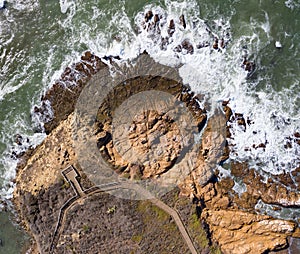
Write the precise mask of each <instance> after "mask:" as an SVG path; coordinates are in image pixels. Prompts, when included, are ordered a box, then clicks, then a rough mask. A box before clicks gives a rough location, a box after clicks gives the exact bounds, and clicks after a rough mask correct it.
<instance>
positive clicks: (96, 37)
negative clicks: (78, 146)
mask: <svg viewBox="0 0 300 254" xmlns="http://www.w3.org/2000/svg"><path fill="white" fill-rule="evenodd" d="M54 2H55V3H54ZM236 2H239V1H236ZM135 4H136V6H135V7H134V8H130V7H128V3H126V1H121V2H113V3H112V4H111V5H108V4H107V3H102V6H100V5H99V4H96V2H93V1H76V2H75V1H67V0H65V1H64V0H60V1H53V3H52V6H50V4H49V3H48V4H47V3H42V2H38V1H29V0H24V1H16V0H15V1H9V4H8V5H7V8H5V9H3V10H1V13H0V19H1V30H0V35H1V38H0V63H1V72H0V81H1V85H0V102H1V109H2V113H1V126H0V127H1V139H0V140H1V146H0V148H1V153H2V155H1V168H0V171H1V177H0V184H1V185H0V196H1V200H6V199H9V198H11V197H12V192H13V188H14V184H13V181H12V180H13V178H14V177H15V173H16V172H15V169H16V165H17V158H16V156H13V154H19V153H22V152H24V151H26V149H28V147H35V146H36V145H38V144H39V143H41V142H42V140H43V139H44V138H45V134H44V133H43V132H42V123H41V122H40V119H39V118H38V117H35V116H34V112H33V107H34V105H38V104H39V101H40V97H41V95H42V94H43V93H44V92H45V91H46V90H47V89H49V88H50V87H51V85H52V84H54V82H55V80H57V79H59V77H60V75H61V73H62V72H63V70H64V69H65V68H66V67H67V66H71V65H72V63H76V62H77V61H79V59H80V56H81V55H82V54H83V52H84V51H86V50H90V51H91V52H92V53H94V54H96V55H98V56H100V57H103V56H120V57H121V62H123V61H126V60H129V61H130V60H132V59H134V58H135V57H137V56H138V55H139V54H141V53H142V52H144V51H147V52H148V53H149V54H150V56H151V57H153V58H154V59H155V60H156V61H158V62H160V63H162V64H166V65H170V66H174V67H178V68H179V73H180V75H181V77H182V79H183V82H184V84H186V85H188V86H190V87H191V89H192V90H193V91H194V92H195V93H198V94H205V95H206V98H207V99H208V100H209V101H210V102H211V103H213V104H214V105H215V106H218V105H220V103H221V102H222V101H224V100H226V101H229V104H228V105H229V106H230V107H231V108H232V110H233V112H234V113H241V114H243V116H244V118H245V119H248V120H249V121H250V122H251V124H249V125H247V127H246V129H243V128H241V127H240V126H238V125H235V124H232V126H231V132H232V137H233V138H231V139H229V140H228V142H229V145H230V147H231V151H232V152H231V154H230V159H233V160H238V161H248V162H249V164H250V165H251V167H253V168H255V169H256V170H258V171H260V172H265V173H270V174H279V173H283V172H292V171H293V170H295V169H296V168H297V167H299V163H300V156H299V154H300V150H299V149H300V148H299V145H298V144H297V142H296V141H297V139H296V138H293V135H294V134H295V133H297V132H298V133H299V132H300V130H299V126H300V116H299V110H298V108H299V94H300V93H299V90H300V89H299V61H298V63H297V60H299V47H298V46H299V44H298V45H297V44H295V43H297V39H298V38H299V34H298V35H297V34H293V32H295V31H294V30H292V31H285V32H283V31H280V33H277V34H276V32H274V29H275V28H274V24H272V22H275V21H272V18H273V16H272V14H271V13H268V11H267V9H266V8H264V7H263V6H262V7H261V9H262V10H261V13H260V15H259V17H250V18H249V20H248V21H249V22H248V23H247V22H246V21H245V20H242V21H241V22H239V24H238V25H237V24H236V22H237V21H236V20H235V19H236V9H234V8H228V9H227V10H226V11H224V13H225V14H224V15H218V14H217V11H220V10H218V9H217V10H214V11H215V13H213V11H212V10H210V11H212V13H211V14H208V12H207V13H206V11H207V10H205V8H206V7H207V6H208V4H207V5H206V6H205V5H202V4H201V3H200V1H195V0H188V1H178V2H177V1H169V0H166V1H164V2H163V3H160V2H159V1H158V2H156V3H151V4H149V3H148V4H142V3H138V2H137V3H135ZM280 8H285V9H284V10H285V12H287V13H292V14H294V13H295V12H298V13H299V5H298V4H297V1H286V2H285V3H283V4H282V5H281V6H280ZM149 10H151V11H152V12H153V14H157V15H158V16H159V19H160V21H159V24H158V26H156V27H153V26H152V27H151V26H149V27H148V28H146V29H145V25H146V27H147V26H148V25H149V24H150V23H151V22H153V19H152V20H150V22H148V23H149V24H145V13H147V11H149ZM21 13H24V15H25V16H26V17H27V16H28V17H29V16H30V15H33V14H39V15H40V16H37V17H36V19H37V20H35V21H33V23H32V25H33V29H32V30H25V31H27V32H28V33H29V34H27V35H24V34H23V35H22V34H21V33H22V32H21V31H20V28H22V26H21V24H20V26H21V27H17V25H16V24H14V23H13V22H14V21H15V20H16V19H17V18H18V15H21ZM181 15H184V17H185V20H186V27H185V28H184V27H183V25H182V24H181V23H180V19H179V17H180V16H181ZM294 15H296V14H294ZM83 17H84V19H83ZM49 18H51V20H52V22H49V21H46V20H47V19H49ZM20 19H21V18H20ZM171 20H174V22H175V32H174V34H173V36H172V37H171V38H170V39H169V41H168V43H164V38H165V37H167V35H168V27H169V24H170V21H171ZM38 22H41V23H43V22H48V23H49V25H48V27H47V28H45V30H44V28H42V27H40V26H38ZM276 22H277V21H276ZM281 30H282V29H281ZM30 36H32V37H33V39H32V40H31V39H29V38H28V37H30ZM20 38H21V39H20ZM49 38H50V39H51V43H46V42H45V43H41V44H39V45H36V44H35V43H34V39H35V40H38V39H39V40H41V41H44V40H47V39H49ZM215 38H218V39H219V40H221V39H222V38H223V39H224V41H225V45H226V46H225V48H221V47H220V49H219V50H215V49H213V48H212V45H213V42H214V40H215ZM16 40H19V41H18V42H16ZM62 41H63V42H62ZM184 41H185V42H188V43H190V44H191V45H193V53H192V54H190V53H189V52H188V51H187V50H186V49H184V48H183V49H181V50H178V45H180V44H182V42H184ZM276 41H277V42H280V43H281V44H282V48H276ZM298 43H299V42H298ZM203 45H207V46H203ZM287 50H288V51H289V52H292V55H293V58H294V62H292V63H291V62H289V63H287V64H285V63H284V62H283V58H284V56H283V55H284V54H285V53H286V51H287ZM245 57H247V58H248V59H250V60H251V61H253V62H255V64H256V69H255V71H254V72H253V73H252V75H250V76H249V73H248V72H247V71H245V70H244V69H243V68H242V63H243V59H244V58H245ZM289 61H290V59H289ZM272 64H273V65H284V66H285V67H284V68H286V70H284V73H285V75H286V77H280V80H278V79H277V78H278V77H277V76H276V75H277V74H276V73H274V74H273V73H272V66H271V65H272ZM297 70H298V72H297ZM283 81H284V82H285V83H284V84H281V83H280V82H283ZM16 134H20V135H22V137H23V140H24V142H22V145H17V144H16V142H15V138H14V137H15V135H16ZM289 140H292V142H291V145H290V146H289V147H288V148H286V147H285V144H286V143H287V141H289ZM259 144H264V147H259V148H254V147H256V146H258V145H259Z"/></svg>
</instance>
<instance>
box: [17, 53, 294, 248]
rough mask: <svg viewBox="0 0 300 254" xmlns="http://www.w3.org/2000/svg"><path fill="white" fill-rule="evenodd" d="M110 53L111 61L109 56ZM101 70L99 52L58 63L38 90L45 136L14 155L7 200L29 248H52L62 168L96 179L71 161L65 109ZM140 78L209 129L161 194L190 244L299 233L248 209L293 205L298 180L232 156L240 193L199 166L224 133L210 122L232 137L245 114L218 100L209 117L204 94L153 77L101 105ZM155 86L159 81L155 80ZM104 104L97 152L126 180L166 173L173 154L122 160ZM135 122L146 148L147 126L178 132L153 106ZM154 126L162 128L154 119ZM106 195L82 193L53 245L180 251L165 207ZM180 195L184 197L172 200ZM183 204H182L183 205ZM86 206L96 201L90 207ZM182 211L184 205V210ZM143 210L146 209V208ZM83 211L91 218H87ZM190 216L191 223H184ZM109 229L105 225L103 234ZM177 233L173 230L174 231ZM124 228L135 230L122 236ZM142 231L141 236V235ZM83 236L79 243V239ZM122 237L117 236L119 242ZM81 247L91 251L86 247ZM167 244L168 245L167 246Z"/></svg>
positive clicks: (63, 196)
mask: <svg viewBox="0 0 300 254" xmlns="http://www.w3.org/2000/svg"><path fill="white" fill-rule="evenodd" d="M111 61H113V60H112V59H111ZM104 68H107V70H108V66H107V64H105V63H104V62H103V61H102V60H101V59H100V58H98V57H97V56H94V55H93V54H91V53H90V52H86V53H85V55H84V56H83V57H82V59H81V61H80V63H78V64H76V65H75V66H73V67H72V68H67V69H66V70H65V72H64V73H63V74H62V77H61V79H60V80H59V81H58V82H57V83H56V84H54V86H53V87H52V88H51V89H50V90H49V91H47V92H46V94H45V95H44V96H43V97H42V103H41V106H40V107H36V108H35V110H34V111H35V113H36V114H39V115H40V118H41V119H43V118H44V119H47V121H46V122H45V125H44V127H45V131H46V133H47V134H48V136H47V138H46V139H45V141H44V142H43V143H42V144H41V145H40V146H38V147H37V148H36V149H35V150H33V151H30V152H28V153H26V154H25V155H24V156H23V157H22V158H21V160H20V163H19V166H18V174H17V178H16V189H15V192H14V199H13V202H14V204H15V207H16V209H17V211H18V214H19V216H20V223H21V224H22V226H24V228H25V229H26V230H27V231H28V232H29V233H30V234H31V235H32V236H33V239H34V242H35V244H36V245H35V247H34V246H33V247H32V249H31V253H49V248H50V242H51V239H52V237H53V232H54V227H55V223H56V220H57V218H58V212H59V209H60V208H61V207H62V205H63V204H64V203H65V202H66V201H67V200H68V199H70V198H71V197H72V196H73V195H74V193H73V192H72V188H70V186H69V184H68V183H67V182H65V180H64V179H63V178H62V176H61V170H63V169H64V168H65V167H67V166H68V165H74V166H75V167H76V168H77V169H78V171H79V173H80V175H81V178H80V180H79V181H80V183H81V185H82V186H83V187H84V188H89V187H91V186H93V183H92V182H90V180H89V179H87V178H86V176H85V174H84V171H82V169H81V167H80V164H78V161H77V159H78V155H77V154H76V151H75V149H74V143H73V138H72V124H73V121H74V119H73V113H72V112H73V111H74V108H75V104H76V100H77V98H78V97H79V95H80V92H81V91H82V89H83V88H84V86H85V84H86V83H87V82H88V80H90V78H91V77H92V75H96V73H97V72H98V71H99V70H101V69H104ZM140 82H142V84H143V86H141V87H143V89H144V90H147V89H150V88H158V89H159V90H163V89H166V91H168V92H170V93H172V94H173V95H175V96H176V97H177V98H178V99H179V100H181V101H182V102H183V103H185V105H186V106H187V108H188V109H189V110H190V111H191V112H192V114H193V116H194V117H195V118H196V119H197V124H198V127H199V131H203V134H202V135H203V136H204V137H207V139H204V140H210V141H209V142H208V143H207V142H204V141H203V142H202V144H201V146H200V153H199V154H198V157H197V167H196V168H195V169H194V170H191V173H190V174H189V175H188V176H187V177H186V178H185V180H184V181H183V182H182V183H181V184H180V185H179V189H177V192H175V193H173V194H169V195H171V196H169V197H168V198H167V202H170V201H171V200H173V201H172V202H174V200H175V203H172V202H171V203H172V204H171V205H172V206H173V207H176V209H178V211H179V213H180V214H182V216H183V220H184V221H186V225H187V227H188V229H189V230H190V232H194V233H193V234H195V235H197V234H198V236H195V238H194V242H195V243H196V245H198V246H199V253H219V252H218V251H220V250H221V251H222V252H223V253H266V252H268V251H275V250H280V249H286V248H288V247H289V242H288V238H289V237H300V230H299V228H298V224H297V223H296V222H293V221H287V220H280V219H275V218H272V217H271V216H267V215H260V214H258V213H257V211H256V210H255V204H256V203H257V201H258V200H263V201H264V202H266V203H268V204H277V205H279V206H282V207H299V205H300V204H299V187H298V185H296V184H295V183H294V182H293V180H292V179H291V178H290V176H289V175H288V174H285V175H278V176H276V177H274V178H273V180H271V178H269V180H268V181H267V182H265V181H264V180H265V179H264V177H263V176H261V175H259V174H258V173H257V172H256V171H255V170H254V169H251V168H250V167H249V166H248V165H247V164H246V163H238V162H231V164H230V173H231V175H232V176H233V177H235V180H236V179H240V180H241V181H242V182H243V184H245V186H246V187H247V188H246V191H245V192H243V193H242V194H241V195H239V194H238V193H236V192H235V191H234V190H233V186H234V184H235V182H234V179H233V177H220V175H219V174H220V172H218V171H217V170H216V171H215V172H210V171H207V170H205V167H206V165H208V164H209V162H210V160H209V158H210V156H211V157H214V156H213V155H212V154H211V153H209V151H210V150H213V149H212V148H213V146H220V145H221V144H222V142H224V140H220V137H215V136H213V135H212V133H213V132H212V129H213V128H214V125H216V123H220V122H221V123H222V124H223V125H224V128H225V135H226V137H227V138H230V126H229V125H228V124H227V123H228V122H230V121H238V123H239V124H240V125H242V126H243V125H246V124H247V123H246V121H245V120H244V119H243V116H242V115H238V116H233V115H232V112H231V110H230V108H229V107H228V106H227V104H226V102H224V103H223V111H224V113H223V114H219V115H217V116H216V117H213V118H209V119H207V116H206V110H205V109H204V108H201V107H200V106H199V105H200V104H199V103H198V102H197V101H198V100H201V95H198V96H197V95H194V94H193V93H192V92H190V91H189V90H188V88H187V87H184V86H183V85H182V84H177V85H175V86H174V85H173V86H172V88H171V87H170V84H168V82H167V80H165V81H164V80H160V82H157V81H156V80H155V79H152V80H150V81H149V80H148V81H145V80H144V81H143V80H139V82H137V83H134V82H133V83H132V84H128V85H127V86H125V87H121V88H119V90H118V91H117V92H116V93H114V95H115V97H113V96H112V97H109V100H108V101H106V103H108V104H109V103H111V102H114V101H116V100H117V101H118V100H120V99H122V97H123V100H124V96H125V94H124V91H128V89H129V88H130V87H133V89H134V90H133V91H132V92H133V93H134V92H136V91H138V89H139V88H138V84H139V83H140ZM143 82H144V83H143ZM157 84H159V86H161V87H155V86H156V85H157ZM136 89H137V90H136ZM122 91H123V92H122ZM131 94H132V93H128V94H126V96H127V97H129V96H131ZM49 102H50V105H51V108H52V110H53V114H54V117H52V119H49V116H50V115H49V111H48V106H49ZM108 104H103V105H101V106H102V107H100V105H99V107H100V108H99V112H98V115H97V121H96V123H97V128H98V129H97V131H96V137H97V140H98V148H99V153H101V154H102V156H104V157H105V158H106V159H107V161H108V162H109V163H110V164H112V166H113V167H114V168H115V169H116V170H117V172H118V173H119V174H120V175H121V176H122V177H125V178H128V179H135V180H137V179H147V178H149V179H151V178H153V177H154V176H159V175H163V174H165V173H166V172H167V171H168V170H169V169H170V168H172V165H173V163H174V159H175V158H174V159H171V160H170V159H168V160H164V159H161V161H159V165H162V167H160V168H157V164H156V165H150V166H149V167H148V168H147V167H146V168H145V167H144V168H143V167H141V166H139V165H133V164H130V163H128V162H126V161H123V160H121V159H120V157H119V156H118V154H117V151H116V150H115V149H114V145H113V143H112V139H111V133H110V130H111V129H110V125H111V121H112V119H111V117H110V116H109V115H107V114H106V115H105V114H104V115H103V112H104V109H107V108H113V105H112V104H111V105H110V106H109V107H108ZM115 106H116V105H115ZM145 119H147V120H145ZM145 121H146V122H145ZM145 123H147V124H150V127H149V128H148V129H143V128H140V127H141V126H143V125H144V124H145ZM134 124H135V128H133V129H134V130H135V132H133V133H132V138H131V142H132V145H133V146H135V147H136V149H140V150H141V151H144V152H145V151H147V147H145V146H144V145H142V146H141V145H139V144H141V143H143V142H141V141H142V140H141V139H143V138H146V139H147V138H149V137H150V135H151V133H152V132H155V131H158V130H159V131H162V132H164V133H166V134H167V135H170V136H173V135H176V133H177V130H176V126H173V125H172V121H170V119H168V118H167V117H164V116H163V115H161V114H160V113H155V112H148V113H147V115H146V116H143V117H142V118H138V119H136V121H135V123H134ZM160 125H162V126H163V127H159V126H160ZM161 128H162V129H161ZM147 142H148V140H147ZM144 144H145V142H144ZM170 146H171V147H173V150H174V149H175V153H174V152H173V153H172V154H173V155H174V154H175V157H176V154H177V152H176V149H177V150H178V149H179V147H177V148H176V143H175V144H174V143H173V144H172V143H170ZM222 149H223V150H222V156H220V157H218V161H217V163H216V164H218V163H221V162H223V161H225V160H226V159H227V158H228V155H229V152H230V147H228V145H225V146H224V147H223V148H222ZM172 154H169V156H172ZM165 155H166V154H165ZM157 169H159V170H160V171H157ZM203 172H205V173H203ZM203 174H206V176H207V177H206V178H205V179H206V180H205V181H204V182H201V181H199V179H202V178H203ZM207 174H208V175H207ZM298 174H299V170H296V171H294V172H293V175H294V177H299V176H298ZM200 182H201V183H200ZM291 188H294V189H291ZM107 195H108V194H106V195H98V196H94V197H92V198H90V199H89V200H86V201H84V203H83V204H82V205H78V207H74V209H75V210H74V211H73V210H72V212H70V217H69V219H68V225H69V226H68V227H67V228H66V232H63V235H62V236H61V238H60V240H59V245H58V247H57V249H56V250H55V252H54V253H68V251H70V250H73V251H75V250H76V252H78V253H93V251H97V248H100V247H97V246H98V245H95V243H94V242H93V240H92V238H91V236H98V237H100V238H99V241H100V242H101V243H102V246H106V247H105V248H106V249H105V248H104V249H101V250H102V252H101V253H109V247H108V246H111V245H114V246H118V249H119V250H120V253H123V252H124V253H128V251H129V250H130V251H136V252H133V253H146V252H147V251H148V250H153V251H154V250H155V251H158V250H167V249H168V247H167V246H173V248H174V250H175V249H176V251H178V253H180V252H182V251H183V252H186V246H185V245H184V244H182V243H181V240H180V235H178V237H179V238H178V239H177V238H176V237H175V235H176V234H178V232H177V231H176V227H174V225H173V226H172V224H169V222H168V221H170V218H169V217H168V216H167V215H162V212H161V211H159V210H157V208H155V207H152V206H150V207H152V208H145V207H144V205H142V204H143V201H136V202H133V201H126V200H121V199H118V200H114V198H112V197H108V196H107ZM98 202H101V203H103V202H104V203H105V204H106V205H104V207H105V208H103V209H102V208H100V207H99V208H97V205H96V204H97V203H98ZM179 203H180V204H181V205H178V204H179ZM183 203H184V204H185V205H182V204H183ZM116 204H117V205H116ZM114 206H116V207H117V211H118V212H117V216H116V217H114V216H115V215H112V217H110V215H109V216H106V215H107V214H105V212H106V211H107V209H108V208H109V207H114ZM148 206H149V205H147V206H146V207H148ZM141 207H143V209H142V208H141ZM187 207H189V208H187ZM91 209H96V210H97V212H95V211H96V210H91ZM101 209H102V210H101ZM141 209H142V210H141ZM144 209H148V210H147V211H145V210H144ZM149 209H150V210H149ZM182 209H183V210H182ZM186 209H188V211H186ZM184 210H185V211H186V212H183V211H184ZM92 211H94V212H93V213H92V214H95V215H97V216H100V217H101V218H102V219H101V221H103V223H108V224H107V225H106V227H105V228H103V224H101V223H100V224H99V221H98V220H99V219H98V218H100V217H97V216H95V217H93V216H91V212H92ZM147 213H149V215H145V214H147ZM78 216H81V217H78ZM82 216H83V217H82ZM122 216H125V217H124V220H126V221H128V223H129V224H128V227H129V228H127V231H126V232H127V233H126V232H125V231H124V232H123V233H122V232H120V231H118V232H116V229H118V228H120V227H121V224H122V221H123V219H122V220H121V219H120V221H118V220H116V218H122ZM147 216H148V217H147ZM155 216H158V217H157V218H158V221H160V222H161V223H158V224H153V223H152V222H151V221H152V219H153V218H155ZM87 218H89V219H88V220H86V219H87ZM147 218H148V219H147ZM150 218H151V219H150ZM159 218H160V219H159ZM191 218H193V220H194V221H192V222H189V221H191ZM105 221H106V222H105ZM120 223H121V224H120ZM130 224H132V225H130ZM97 225H98V227H97ZM118 225H119V226H118ZM163 225H165V226H163ZM130 227H131V229H130ZM141 228H144V229H143V230H142V231H143V232H140V231H139V230H141ZM147 228H148V229H147ZM151 228H152V229H151ZM146 229H147V230H150V229H151V230H156V232H155V231H153V232H152V233H151V232H149V231H147V230H146ZM111 230H112V231H111ZM131 230H133V231H131ZM136 230H137V231H136ZM170 230H171V231H170ZM106 231H107V232H110V233H108V234H107V233H105V232H106ZM171 232H172V233H171ZM175 232H177V233H176V234H175ZM197 232H198V233H197ZM129 234H131V235H132V236H131V237H129V236H128V235H129ZM170 234H172V235H174V238H173V237H172V238H168V236H170ZM147 235H148V237H146V236H147ZM162 235H165V237H161V238H160V237H159V236H162ZM199 235H201V237H199ZM115 236H118V238H117V239H115V240H116V243H113V242H111V239H112V238H111V237H115ZM166 239H169V240H166ZM83 243H84V245H82V244H83ZM120 243H124V244H121V245H120ZM175 243H176V244H175ZM153 244H154V245H153ZM93 246H94V247H93ZM151 246H152V247H151ZM217 246H219V247H217ZM107 248H108V249H107ZM219 248H220V249H219ZM87 250H90V251H91V252H86V251H87ZM169 251H170V253H171V252H172V250H169ZM172 253H175V252H172ZM176 253H177V252H176Z"/></svg>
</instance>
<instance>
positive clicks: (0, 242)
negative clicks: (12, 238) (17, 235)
mask: <svg viewBox="0 0 300 254" xmlns="http://www.w3.org/2000/svg"><path fill="white" fill-rule="evenodd" d="M0 246H1V247H2V246H3V242H2V240H1V239H0Z"/></svg>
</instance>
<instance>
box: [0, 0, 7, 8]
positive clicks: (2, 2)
mask: <svg viewBox="0 0 300 254" xmlns="http://www.w3.org/2000/svg"><path fill="white" fill-rule="evenodd" d="M6 8H7V1H0V10H3V9H6Z"/></svg>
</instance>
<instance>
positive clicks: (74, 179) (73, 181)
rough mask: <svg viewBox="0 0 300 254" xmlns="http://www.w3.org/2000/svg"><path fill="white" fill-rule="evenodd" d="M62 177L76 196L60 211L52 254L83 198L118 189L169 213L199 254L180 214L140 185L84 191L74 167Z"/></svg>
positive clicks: (67, 170)
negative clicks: (125, 190) (67, 222)
mask: <svg viewBox="0 0 300 254" xmlns="http://www.w3.org/2000/svg"><path fill="white" fill-rule="evenodd" d="M62 175H63V176H64V178H65V179H66V181H67V182H69V183H70V185H71V186H72V188H73V190H74V192H75V193H76V195H75V196H74V197H72V198H71V199H69V200H68V201H67V202H66V203H65V204H64V205H63V206H62V208H61V209H60V212H59V216H58V221H57V225H56V227H55V231H54V234H53V239H52V242H51V246H50V253H53V251H54V249H55V247H56V246H57V243H58V240H59V238H60V235H61V233H62V232H63V228H64V224H65V221H66V216H67V214H68V211H69V210H70V209H71V208H72V207H73V206H74V205H75V204H77V203H79V201H81V200H82V199H83V198H86V197H89V196H92V195H94V194H95V193H100V192H109V191H113V190H117V189H131V190H135V191H137V192H138V193H139V194H141V195H142V196H144V197H145V199H149V200H150V201H151V202H152V203H153V204H154V205H156V206H157V207H159V208H160V209H162V210H163V211H165V212H166V213H168V214H169V215H170V216H171V217H172V218H173V219H174V221H175V223H176V225H177V227H178V229H179V231H180V233H181V235H182V237H183V239H184V241H185V242H186V244H187V246H188V247H189V249H190V252H191V253H192V254H197V253H198V252H197V250H196V248H195V246H194V244H193V241H192V239H191V237H190V235H189V234H188V231H187V230H186V228H185V226H184V224H183V222H182V220H181V218H180V216H179V214H178V212H177V211H176V210H174V209H173V208H171V207H170V206H168V205H166V204H165V203H164V202H162V201H161V200H159V199H157V198H155V197H154V196H153V195H152V194H151V193H150V192H148V191H147V190H145V189H144V188H142V187H141V186H140V185H137V184H134V183H129V182H128V181H124V182H113V183H108V184H105V185H101V186H95V187H92V188H90V189H87V190H83V189H82V187H81V185H80V183H79V181H78V178H79V177H80V176H79V174H78V172H77V170H76V169H75V168H74V167H73V166H69V167H67V168H66V169H65V170H63V171H62Z"/></svg>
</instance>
